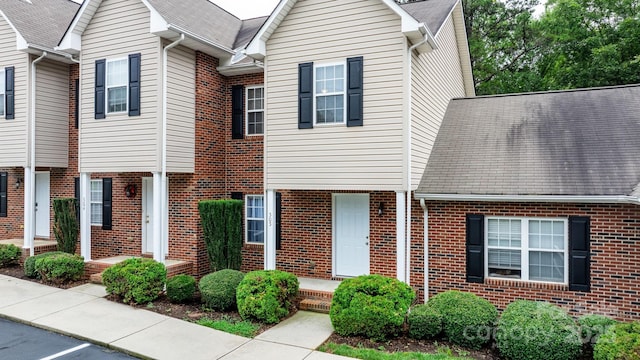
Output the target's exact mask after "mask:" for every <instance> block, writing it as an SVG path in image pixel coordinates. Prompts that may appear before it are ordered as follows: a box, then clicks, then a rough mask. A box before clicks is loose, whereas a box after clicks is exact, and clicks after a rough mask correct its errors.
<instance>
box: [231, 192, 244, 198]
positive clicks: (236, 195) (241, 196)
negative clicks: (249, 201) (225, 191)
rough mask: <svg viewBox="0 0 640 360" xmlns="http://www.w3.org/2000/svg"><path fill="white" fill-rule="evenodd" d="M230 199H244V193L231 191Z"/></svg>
mask: <svg viewBox="0 0 640 360" xmlns="http://www.w3.org/2000/svg"><path fill="white" fill-rule="evenodd" d="M231 199H233V200H244V194H243V193H241V192H236V191H233V192H231Z"/></svg>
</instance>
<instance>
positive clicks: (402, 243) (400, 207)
mask: <svg viewBox="0 0 640 360" xmlns="http://www.w3.org/2000/svg"><path fill="white" fill-rule="evenodd" d="M404 194H405V193H404V191H397V192H396V274H397V277H398V280H400V281H404V282H406V256H405V254H406V246H407V238H406V234H407V232H406V227H405V226H406V221H407V219H406V210H405V209H406V207H405V204H406V203H405V199H406V198H405V195H404Z"/></svg>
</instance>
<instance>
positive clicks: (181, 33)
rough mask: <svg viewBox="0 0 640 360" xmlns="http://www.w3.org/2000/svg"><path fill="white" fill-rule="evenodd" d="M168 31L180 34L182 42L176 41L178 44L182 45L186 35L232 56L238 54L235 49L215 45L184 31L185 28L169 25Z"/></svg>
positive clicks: (170, 45)
mask: <svg viewBox="0 0 640 360" xmlns="http://www.w3.org/2000/svg"><path fill="white" fill-rule="evenodd" d="M167 29H168V30H172V31H175V32H177V33H178V34H180V40H179V41H178V40H176V41H178V43H180V41H182V40H184V37H185V34H186V35H187V36H188V37H190V38H191V39H194V40H196V41H198V42H201V43H203V44H206V45H209V46H212V47H215V48H218V49H220V50H222V51H224V52H227V53H229V54H230V55H235V53H236V52H235V51H233V49H231V48H228V47H226V46H224V45H220V44H218V43H215V42H213V41H211V40H207V39H205V38H203V37H202V36H199V35H196V34H194V33H192V32H191V31H188V30H185V29H183V28H181V27H179V26H176V25H174V24H169V25H168V26H167ZM172 45H173V44H169V45H168V46H167V47H169V48H170V47H172ZM174 46H175V45H174Z"/></svg>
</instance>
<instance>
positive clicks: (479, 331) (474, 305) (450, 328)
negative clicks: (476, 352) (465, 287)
mask: <svg viewBox="0 0 640 360" xmlns="http://www.w3.org/2000/svg"><path fill="white" fill-rule="evenodd" d="M427 305H428V306H430V307H432V308H434V309H436V310H437V311H438V312H440V314H442V329H443V330H444V334H445V335H446V336H447V338H448V339H449V341H451V342H452V343H454V344H457V345H460V346H464V347H468V348H471V349H480V348H481V347H482V346H484V345H485V344H486V343H488V342H489V340H490V339H491V334H492V332H493V327H494V326H495V323H496V320H497V318H498V310H497V309H496V307H495V306H493V305H492V304H491V303H490V302H489V301H487V300H486V299H483V298H481V297H479V296H477V295H475V294H472V293H467V292H460V291H457V290H450V291H445V292H443V293H440V294H438V295H436V296H434V297H433V298H431V299H430V300H429V301H428V302H427Z"/></svg>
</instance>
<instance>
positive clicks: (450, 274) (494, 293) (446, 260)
mask: <svg viewBox="0 0 640 360" xmlns="http://www.w3.org/2000/svg"><path fill="white" fill-rule="evenodd" d="M428 206H429V254H430V256H429V294H430V295H431V296H433V295H435V294H437V293H440V292H442V291H445V290H449V289H459V290H463V291H472V292H474V293H476V294H478V295H480V296H483V297H485V298H487V299H488V300H490V301H491V302H493V303H494V304H496V305H497V306H498V307H499V308H500V309H503V308H504V307H505V306H506V305H507V304H508V303H510V302H512V301H514V300H516V299H530V300H545V301H550V302H552V303H555V304H558V305H560V306H562V307H564V308H566V309H567V310H569V311H570V312H571V313H573V314H581V313H603V314H608V315H611V316H614V317H617V318H620V319H623V318H625V319H640V300H638V294H639V293H640V211H639V209H638V207H637V206H635V205H618V204H536V203H471V202H440V201H435V202H428ZM468 213H473V214H483V215H485V216H527V217H531V216H535V217H567V216H569V215H577V216H589V217H590V219H591V292H574V291H569V290H568V287H567V286H564V285H553V284H552V285H546V284H534V283H526V282H516V281H507V280H500V279H485V282H484V284H472V283H467V282H465V259H466V255H465V216H466V214H468Z"/></svg>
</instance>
